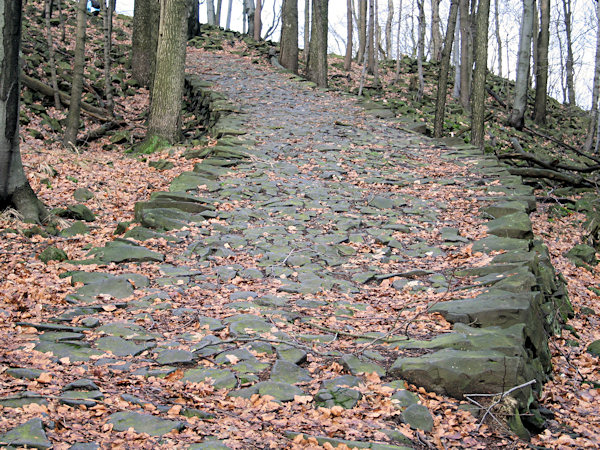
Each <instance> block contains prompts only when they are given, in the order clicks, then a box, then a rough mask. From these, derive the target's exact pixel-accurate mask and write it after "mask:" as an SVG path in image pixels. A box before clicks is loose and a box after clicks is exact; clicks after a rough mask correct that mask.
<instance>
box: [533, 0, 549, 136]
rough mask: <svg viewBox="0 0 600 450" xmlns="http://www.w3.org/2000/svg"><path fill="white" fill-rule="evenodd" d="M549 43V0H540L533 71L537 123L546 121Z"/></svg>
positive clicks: (541, 123)
mask: <svg viewBox="0 0 600 450" xmlns="http://www.w3.org/2000/svg"><path fill="white" fill-rule="evenodd" d="M549 44H550V0H540V33H539V35H538V39H537V55H538V57H537V66H536V72H535V106H534V111H533V118H534V120H535V123H537V124H538V125H544V124H545V123H546V99H547V95H548V45H549Z"/></svg>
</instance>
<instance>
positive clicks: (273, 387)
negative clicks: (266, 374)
mask: <svg viewBox="0 0 600 450" xmlns="http://www.w3.org/2000/svg"><path fill="white" fill-rule="evenodd" d="M255 386H256V387H257V388H258V393H259V394H260V395H270V396H272V397H274V398H275V400H277V401H280V402H291V401H292V400H294V396H296V395H304V392H303V391H302V389H300V388H299V387H297V386H294V385H292V384H288V383H283V382H276V381H263V382H260V383H257V384H256V385H255Z"/></svg>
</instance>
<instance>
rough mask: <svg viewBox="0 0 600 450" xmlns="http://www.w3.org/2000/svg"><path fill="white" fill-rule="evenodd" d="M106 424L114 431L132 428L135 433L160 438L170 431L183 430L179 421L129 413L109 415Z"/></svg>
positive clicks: (122, 412)
mask: <svg viewBox="0 0 600 450" xmlns="http://www.w3.org/2000/svg"><path fill="white" fill-rule="evenodd" d="M108 423H110V424H112V425H113V430H115V431H127V430H128V429H129V428H133V429H134V430H135V431H136V432H137V433H146V434H149V435H150V436H162V435H163V434H166V433H169V432H170V431H172V430H178V431H180V430H182V429H183V428H184V424H183V422H180V421H175V420H166V419H161V418H160V417H157V416H152V415H150V414H141V413H138V412H130V411H120V412H117V413H114V414H111V416H110V417H109V419H108Z"/></svg>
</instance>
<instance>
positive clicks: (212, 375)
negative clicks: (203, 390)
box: [181, 368, 237, 389]
mask: <svg viewBox="0 0 600 450" xmlns="http://www.w3.org/2000/svg"><path fill="white" fill-rule="evenodd" d="M207 379H210V380H212V381H210V384H212V385H213V386H214V387H215V388H216V389H233V388H234V387H235V386H236V385H237V378H236V376H235V375H234V374H233V372H231V371H230V370H227V369H211V368H208V369H189V370H186V371H185V372H184V374H183V378H182V379H181V381H189V382H190V383H202V382H206V381H208V380H207Z"/></svg>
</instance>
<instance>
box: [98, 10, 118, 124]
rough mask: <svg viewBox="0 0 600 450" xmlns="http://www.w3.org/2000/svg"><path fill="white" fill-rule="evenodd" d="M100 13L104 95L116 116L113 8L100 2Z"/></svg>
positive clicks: (109, 109)
mask: <svg viewBox="0 0 600 450" xmlns="http://www.w3.org/2000/svg"><path fill="white" fill-rule="evenodd" d="M100 11H102V23H103V25H104V91H105V92H104V95H105V97H106V110H107V111H108V113H109V114H110V115H111V116H112V115H114V109H115V104H114V100H113V93H112V76H111V73H110V69H111V66H112V62H111V58H110V51H111V47H112V17H113V13H112V8H110V6H109V7H107V6H106V0H100Z"/></svg>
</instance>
